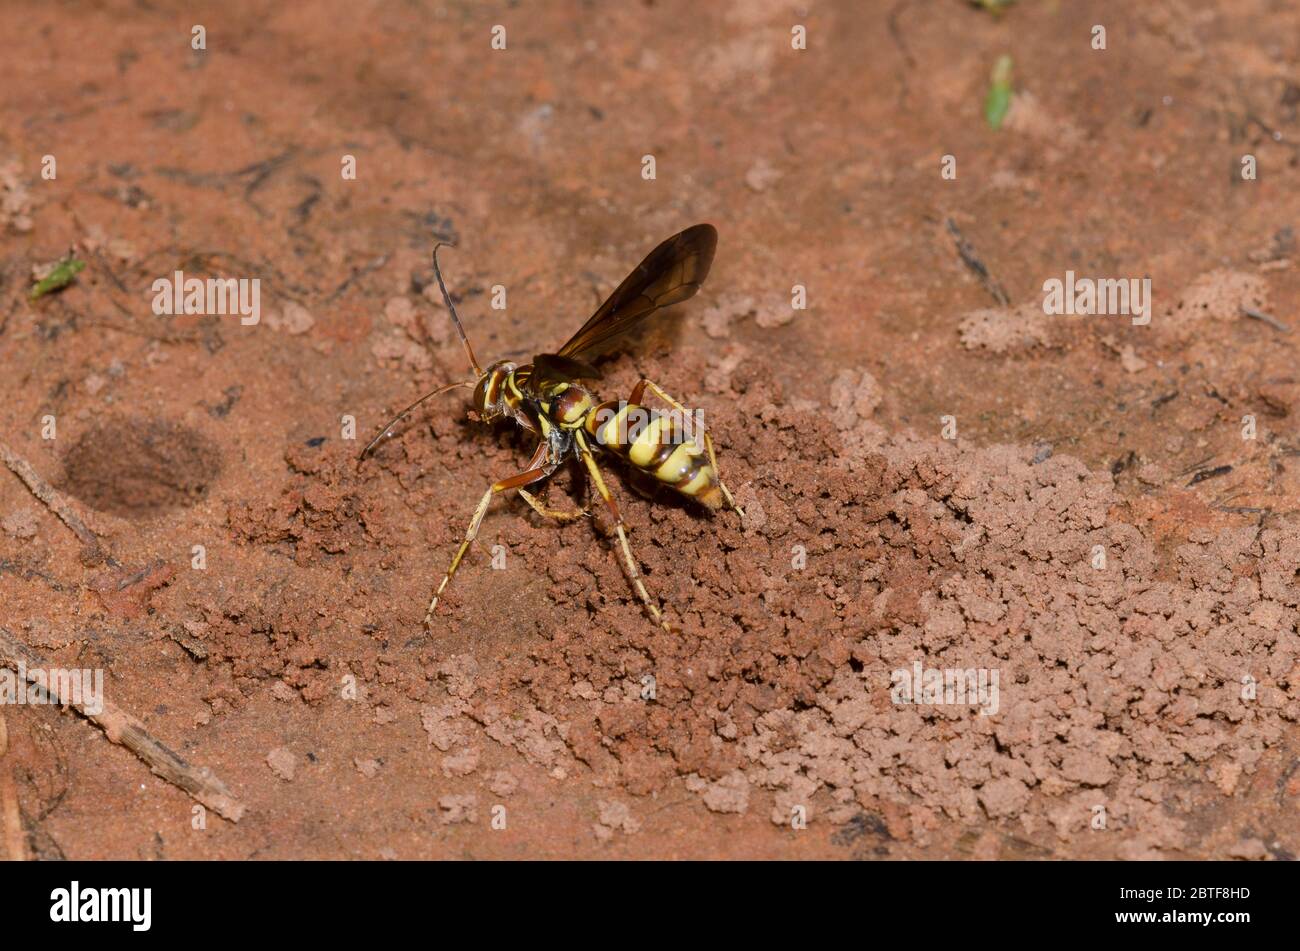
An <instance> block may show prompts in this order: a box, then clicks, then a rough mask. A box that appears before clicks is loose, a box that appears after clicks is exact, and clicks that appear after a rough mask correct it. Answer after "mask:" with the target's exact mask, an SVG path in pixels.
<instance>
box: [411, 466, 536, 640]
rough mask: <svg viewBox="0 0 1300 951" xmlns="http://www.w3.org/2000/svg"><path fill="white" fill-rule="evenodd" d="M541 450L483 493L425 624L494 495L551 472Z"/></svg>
mask: <svg viewBox="0 0 1300 951" xmlns="http://www.w3.org/2000/svg"><path fill="white" fill-rule="evenodd" d="M540 455H541V454H540V452H539V453H538V454H537V455H534V456H533V463H534V466H533V467H532V468H529V469H528V470H527V471H526V472H521V473H519V475H516V476H511V477H510V478H508V479H502V480H501V481H500V482H494V483H492V485H490V486H488V490H487V491H486V492H484V493H483V498H482V499H480V500H479V503H478V508H476V509H475V510H474V517H473V518H472V519H470V523H469V528H467V529H466V530H465V538H464V540H463V541H462V542H461V543H460V548H458V549H457V550H456V556H455V557H454V558H452V560H451V567H450V568H448V569H447V573H446V574H445V575H444V576H443V578H442V584H440V585H438V590H437V591H435V592H434V593H433V600H431V601H430V602H429V609H428V610H427V611H425V612H424V626H425V627H428V626H429V625H430V624H431V623H433V609H434V608H436V607H437V606H438V599H439V598H440V597H442V592H443V590H444V589H445V588H446V587H447V585H448V583H449V582H450V581H451V578H452V575H454V574H455V573H456V569H457V568H459V567H460V562H461V559H462V558H464V557H465V552H467V551H469V546H470V545H472V544H474V539H475V538H477V537H478V529H479V526H480V525H481V524H482V523H483V516H484V515H486V514H487V510H488V506H489V505H491V504H492V497H493V496H495V495H496V494H497V493H499V492H508V491H509V490H510V489H518V488H520V487H521V486H525V485H532V484H533V483H534V482H538V481H540V480H542V479H545V478H546V477H547V476H548V475H550V474H551V470H550V469H548V468H547V467H546V466H537V465H536V463H537V461H538V460H539V458H540Z"/></svg>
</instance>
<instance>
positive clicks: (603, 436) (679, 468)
mask: <svg viewBox="0 0 1300 951" xmlns="http://www.w3.org/2000/svg"><path fill="white" fill-rule="evenodd" d="M584 426H585V428H586V430H587V433H588V434H589V435H590V436H591V437H592V438H593V439H595V441H596V443H597V445H599V446H601V447H602V448H604V449H606V450H608V451H610V452H612V453H614V454H615V455H617V456H621V457H622V458H624V459H626V460H627V461H628V462H629V463H631V464H632V465H634V466H636V467H637V468H638V469H640V470H641V471H643V472H646V473H649V474H650V475H652V476H654V477H655V478H656V479H658V480H659V481H660V482H663V483H664V484H666V485H669V486H671V487H672V488H674V489H676V490H677V491H678V492H680V493H682V494H683V495H689V496H690V497H691V498H693V499H696V500H697V501H699V502H701V503H703V504H704V505H707V506H708V507H709V508H711V509H716V508H721V507H722V492H721V491H720V490H719V487H718V474H717V472H715V471H714V469H713V466H712V465H710V463H709V456H708V454H707V453H706V452H705V451H704V450H703V449H702V448H701V447H700V444H699V443H698V442H697V441H696V439H695V436H694V434H693V432H694V427H692V426H691V421H690V420H686V419H682V418H681V417H680V415H679V414H678V413H676V412H671V413H661V412H657V411H655V410H651V409H647V408H646V407H644V406H641V405H638V404H636V403H628V402H620V401H617V400H611V401H609V402H605V403H601V404H600V405H598V406H596V407H594V408H593V409H592V410H591V412H589V413H588V414H587V418H586V420H585V423H584Z"/></svg>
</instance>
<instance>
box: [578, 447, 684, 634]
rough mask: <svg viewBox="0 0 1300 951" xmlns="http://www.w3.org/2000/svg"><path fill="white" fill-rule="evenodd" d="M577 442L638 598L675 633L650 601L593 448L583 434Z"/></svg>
mask: <svg viewBox="0 0 1300 951" xmlns="http://www.w3.org/2000/svg"><path fill="white" fill-rule="evenodd" d="M577 442H578V454H579V455H580V456H581V457H582V461H583V463H584V464H585V465H586V467H587V472H589V473H590V474H591V481H592V482H593V483H594V484H595V486H596V491H597V492H599V493H600V497H601V498H602V499H604V501H605V505H606V506H607V507H608V508H609V514H610V515H611V516H612V517H613V519H614V531H615V532H616V533H617V534H618V543H619V547H620V549H621V550H622V552H623V566H624V568H625V569H626V571H627V576H628V580H629V581H630V582H631V583H632V587H633V589H634V590H635V591H636V594H637V597H638V598H640V599H641V603H642V604H643V605H644V606H645V609H646V612H647V613H649V615H650V617H651V618H652V619H653V620H654V622H655V623H656V624H658V625H659V626H660V627H662V628H663V629H664V630H665V631H668V632H669V633H674V631H673V627H672V625H671V624H669V623H668V622H667V621H666V620H664V615H663V612H662V611H660V610H659V608H658V606H657V605H655V603H654V602H653V601H651V600H650V592H649V591H647V590H646V586H645V581H644V580H642V578H641V571H640V569H639V568H637V566H636V559H635V558H633V557H632V546H631V545H629V544H628V541H627V532H626V531H624V529H623V516H622V515H621V514H620V513H619V510H618V502H616V501H615V500H614V494H613V493H612V492H610V491H609V487H608V486H607V485H605V480H604V478H602V477H601V474H600V467H599V466H598V465H596V459H595V457H594V456H593V455H592V454H591V448H590V447H589V446H588V445H587V441H586V440H585V439H584V438H583V437H582V434H581V433H578V435H577Z"/></svg>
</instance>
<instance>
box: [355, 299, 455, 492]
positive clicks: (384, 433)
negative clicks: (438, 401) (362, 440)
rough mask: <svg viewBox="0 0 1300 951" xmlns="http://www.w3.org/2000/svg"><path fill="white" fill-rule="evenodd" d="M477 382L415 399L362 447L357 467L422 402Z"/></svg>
mask: <svg viewBox="0 0 1300 951" xmlns="http://www.w3.org/2000/svg"><path fill="white" fill-rule="evenodd" d="M444 293H445V292H444ZM476 382H477V381H475V380H469V381H467V382H464V383H448V384H447V385H446V386H440V387H438V388H437V389H436V390H433V391H432V392H429V393H425V394H424V395H423V396H421V397H420V398H419V399H418V400H416V401H415V402H414V403H412V404H411V405H410V406H408V407H406V409H404V410H402V411H401V412H400V413H398V414H397V415H396V416H394V417H393V418H392V419H390V420H389V421H388V422H387V424H385V426H384V428H383V429H381V430H380V431H379V435H378V436H376V437H375V438H374V439H372V440H370V443H369V445H367V446H366V448H365V449H362V450H361V455H359V456H357V468H358V469H360V468H361V463H363V462H365V461H366V456H367V455H369V454H370V450H371V449H374V448H375V446H376V445H378V443H379V440H381V439H383V438H384V437H385V436H387V435H388V431H389V430H390V429H392V428H393V425H394V424H396V423H397V422H399V421H401V420H402V419H403V418H404V417H405V416H406V414H407V413H409V412H410V411H411V410H413V409H415V408H416V407H417V406H419V405H420V404H421V403H423V402H424V401H425V400H429V399H433V398H434V397H435V396H438V395H440V394H442V393H446V392H447V391H448V390H454V389H458V388H459V387H462V386H464V387H469V386H473V385H474V384H475V383H476Z"/></svg>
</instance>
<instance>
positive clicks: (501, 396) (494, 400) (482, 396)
mask: <svg viewBox="0 0 1300 951" xmlns="http://www.w3.org/2000/svg"><path fill="white" fill-rule="evenodd" d="M514 371H515V364H513V363H511V362H509V361H508V360H501V361H499V362H497V363H494V364H492V365H491V366H490V367H488V368H487V370H486V372H484V374H483V375H482V376H481V377H479V381H478V385H477V386H475V387H474V408H475V409H477V410H478V411H479V413H480V414H481V415H482V416H483V418H484V419H495V418H496V417H498V416H501V415H503V414H504V413H505V411H506V409H505V392H506V381H507V380H509V379H510V374H511V373H513V372H514Z"/></svg>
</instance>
